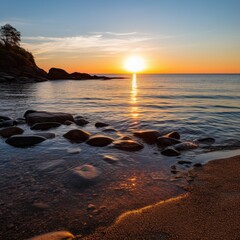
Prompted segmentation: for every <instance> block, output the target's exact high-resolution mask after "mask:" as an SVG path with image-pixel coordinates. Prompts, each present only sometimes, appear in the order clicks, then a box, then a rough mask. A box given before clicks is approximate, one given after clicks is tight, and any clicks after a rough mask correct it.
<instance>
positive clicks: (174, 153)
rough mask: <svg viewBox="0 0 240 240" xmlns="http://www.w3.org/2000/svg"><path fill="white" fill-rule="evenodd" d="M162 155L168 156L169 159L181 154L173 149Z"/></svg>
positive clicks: (165, 151) (166, 150) (168, 149)
mask: <svg viewBox="0 0 240 240" xmlns="http://www.w3.org/2000/svg"><path fill="white" fill-rule="evenodd" d="M161 154H162V155H165V156H168V157H173V156H179V155H180V152H178V151H177V150H175V149H173V148H166V149H164V150H163V151H162V152H161Z"/></svg>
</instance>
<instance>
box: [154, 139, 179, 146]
mask: <svg viewBox="0 0 240 240" xmlns="http://www.w3.org/2000/svg"><path fill="white" fill-rule="evenodd" d="M178 143H181V141H179V140H177V139H175V138H169V137H159V138H158V139H157V145H158V146H160V147H167V146H172V145H175V144H178Z"/></svg>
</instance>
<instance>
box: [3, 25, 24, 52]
mask: <svg viewBox="0 0 240 240" xmlns="http://www.w3.org/2000/svg"><path fill="white" fill-rule="evenodd" d="M20 41H21V33H20V32H19V31H18V30H17V29H16V28H14V27H13V26H11V25H10V24H5V25H4V26H2V27H1V28H0V42H1V43H2V44H3V45H5V46H6V47H7V46H10V47H14V46H19V45H20Z"/></svg>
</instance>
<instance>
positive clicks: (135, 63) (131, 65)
mask: <svg viewBox="0 0 240 240" xmlns="http://www.w3.org/2000/svg"><path fill="white" fill-rule="evenodd" d="M124 68H125V69H126V70H127V71H129V72H131V73H137V72H142V71H143V70H144V69H145V68H146V64H145V61H144V59H143V58H142V57H140V56H130V57H128V58H127V59H126V60H125V61H124Z"/></svg>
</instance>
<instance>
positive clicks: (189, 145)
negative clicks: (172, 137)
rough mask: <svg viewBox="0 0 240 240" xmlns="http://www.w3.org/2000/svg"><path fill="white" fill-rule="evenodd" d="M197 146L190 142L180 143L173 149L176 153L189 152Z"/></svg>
mask: <svg viewBox="0 0 240 240" xmlns="http://www.w3.org/2000/svg"><path fill="white" fill-rule="evenodd" d="M197 147H198V145H197V144H195V143H192V142H182V143H179V144H176V145H174V148H175V149H176V150H178V151H184V150H190V149H195V148H197Z"/></svg>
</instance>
